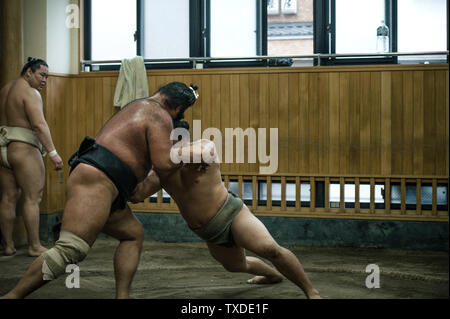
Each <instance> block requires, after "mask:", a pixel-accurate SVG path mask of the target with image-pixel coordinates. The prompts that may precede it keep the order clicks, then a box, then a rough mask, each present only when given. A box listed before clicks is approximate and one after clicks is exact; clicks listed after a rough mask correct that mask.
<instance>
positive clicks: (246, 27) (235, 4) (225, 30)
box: [156, 0, 257, 57]
mask: <svg viewBox="0 0 450 319" xmlns="http://www.w3.org/2000/svg"><path fill="white" fill-rule="evenodd" d="M156 1H158V0H156ZM256 37H257V21H256V1H248V0H247V1H242V0H227V1H223V0H211V56H212V57H240V56H242V57H245V56H247V57H248V56H255V55H256V53H257V52H256V50H257V48H256V45H257V44H256Z"/></svg>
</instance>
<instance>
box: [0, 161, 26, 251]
mask: <svg viewBox="0 0 450 319" xmlns="http://www.w3.org/2000/svg"><path fill="white" fill-rule="evenodd" d="M20 192H21V191H20V188H19V186H18V185H17V183H16V179H15V177H14V174H13V172H12V171H11V170H10V169H7V168H4V167H2V166H0V196H1V198H0V230H1V233H2V237H3V240H4V242H5V252H4V254H5V255H6V256H11V255H14V254H15V253H16V249H15V248H14V241H13V231H14V220H15V219H16V205H17V201H18V200H19V197H20Z"/></svg>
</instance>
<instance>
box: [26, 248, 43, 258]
mask: <svg viewBox="0 0 450 319" xmlns="http://www.w3.org/2000/svg"><path fill="white" fill-rule="evenodd" d="M46 251H47V248H45V247H43V246H38V247H32V246H30V247H28V256H30V257H39V256H40V255H42V254H43V253H44V252H46Z"/></svg>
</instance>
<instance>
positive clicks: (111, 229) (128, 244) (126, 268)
mask: <svg viewBox="0 0 450 319" xmlns="http://www.w3.org/2000/svg"><path fill="white" fill-rule="evenodd" d="M103 233H105V234H107V235H109V236H112V237H114V238H116V239H118V240H119V241H120V243H119V245H118V246H117V249H116V252H115V255H114V275H115V278H116V298H117V299H127V298H129V294H130V288H131V282H132V281H133V277H134V274H135V273H136V270H137V267H138V265H139V259H140V256H141V251H142V242H143V241H144V229H143V228H142V224H141V223H140V222H139V220H138V219H137V218H136V216H134V215H133V213H132V212H131V210H130V208H129V207H128V206H127V207H126V208H125V209H124V210H121V211H117V212H115V213H113V214H112V215H111V217H110V219H109V220H108V222H107V223H106V225H105V228H103Z"/></svg>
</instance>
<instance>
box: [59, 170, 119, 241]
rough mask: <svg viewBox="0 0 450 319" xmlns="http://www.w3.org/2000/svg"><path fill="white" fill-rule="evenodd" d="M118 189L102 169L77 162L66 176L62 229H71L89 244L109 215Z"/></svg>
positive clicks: (70, 230)
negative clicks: (76, 165)
mask: <svg viewBox="0 0 450 319" xmlns="http://www.w3.org/2000/svg"><path fill="white" fill-rule="evenodd" d="M117 193H118V191H117V189H116V188H115V186H114V184H112V182H111V181H110V180H109V179H108V177H106V175H105V174H104V173H103V172H101V171H99V170H98V169H96V168H94V167H92V166H89V165H84V164H80V165H78V167H77V168H76V169H75V170H74V171H73V173H72V174H71V175H70V177H69V179H68V180H67V201H66V205H65V207H64V214H63V219H62V222H61V230H66V231H69V232H71V233H74V234H75V235H77V236H79V237H81V238H82V239H84V240H85V241H86V242H87V243H88V244H89V245H92V244H93V243H94V242H95V239H96V238H97V236H98V234H99V233H100V232H101V231H102V229H103V227H104V226H105V224H106V222H107V220H108V218H109V215H110V210H111V204H112V202H113V200H114V199H115V198H116V196H117Z"/></svg>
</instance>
